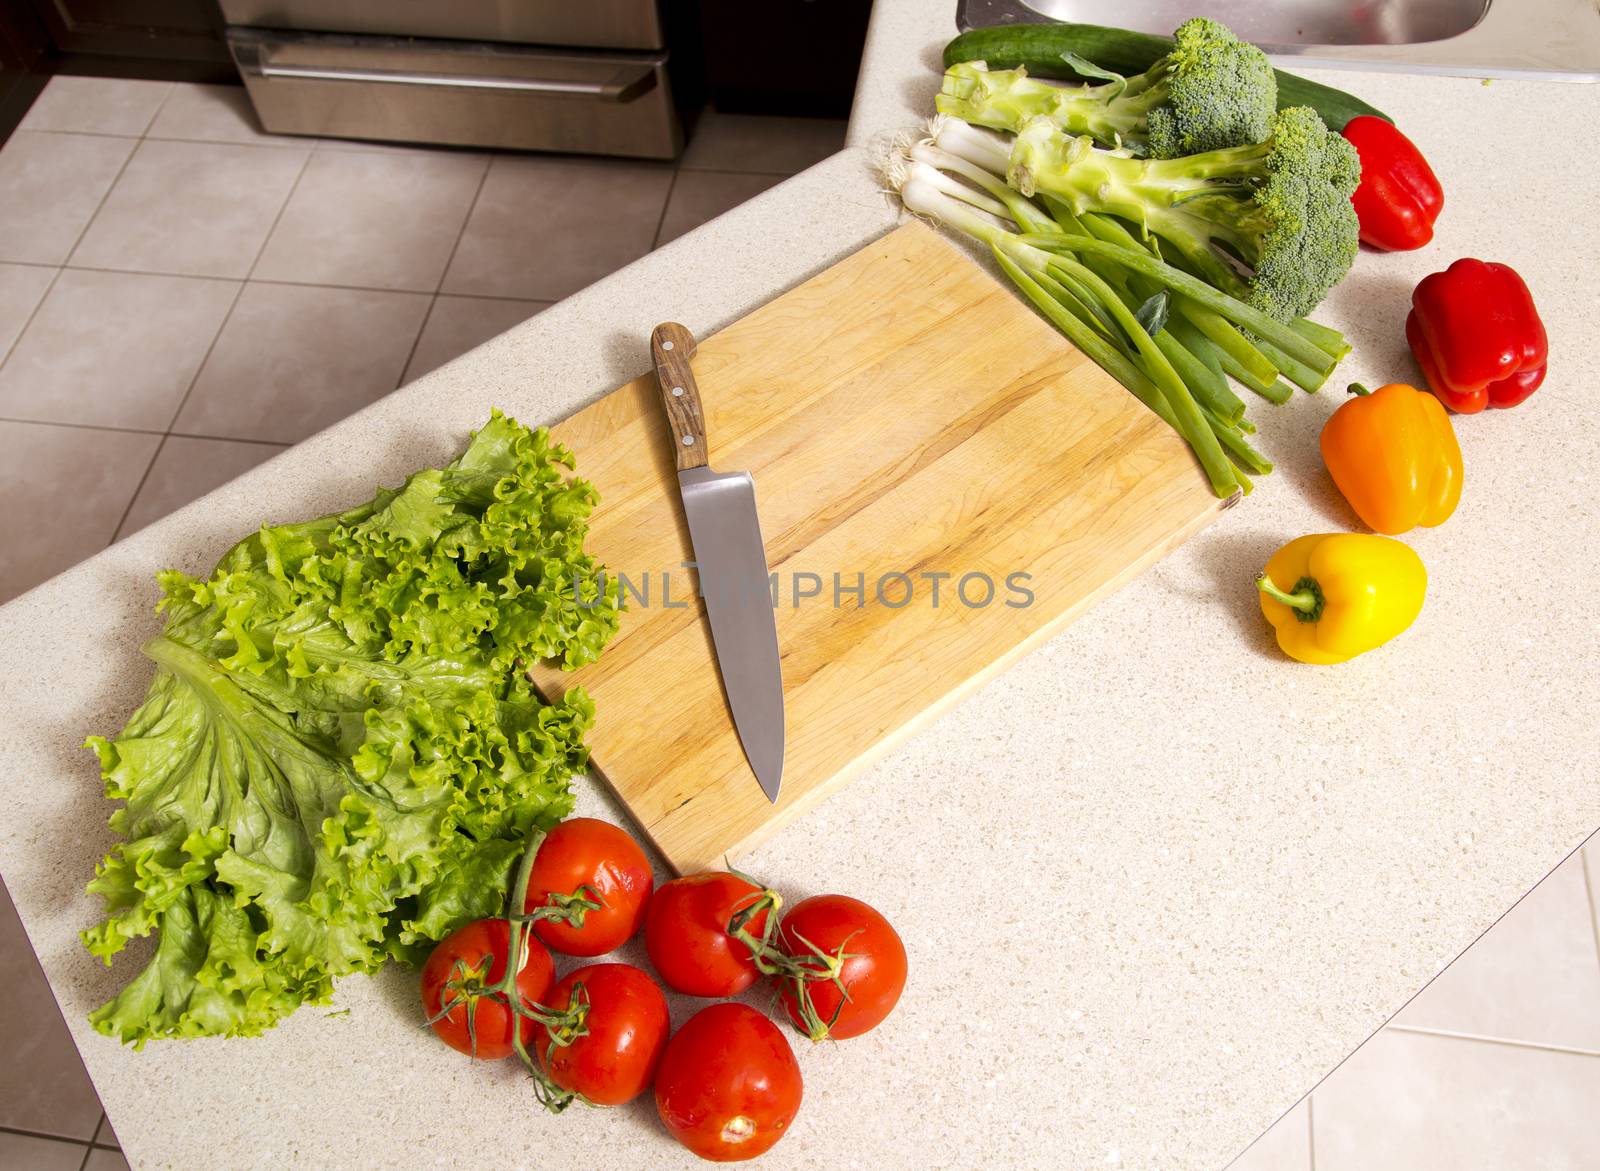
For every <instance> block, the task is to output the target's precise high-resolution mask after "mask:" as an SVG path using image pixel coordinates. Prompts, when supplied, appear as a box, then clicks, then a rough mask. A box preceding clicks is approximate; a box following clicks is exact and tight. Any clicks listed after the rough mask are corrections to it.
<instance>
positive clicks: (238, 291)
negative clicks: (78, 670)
mask: <svg viewBox="0 0 1600 1171" xmlns="http://www.w3.org/2000/svg"><path fill="white" fill-rule="evenodd" d="M171 94H172V91H169V92H168V97H170V96H171ZM163 105H165V103H163ZM130 157H131V156H130ZM310 161H311V152H310V151H307V152H306V153H305V157H304V158H302V159H301V160H300V169H299V170H298V171H296V172H295V176H294V182H293V183H291V184H290V185H289V191H288V193H287V194H286V195H285V196H284V197H283V202H282V203H281V204H279V205H278V214H277V215H275V216H273V217H272V224H271V226H270V227H268V228H267V231H266V235H264V236H262V238H261V246H260V247H259V248H257V249H256V254H255V257H254V259H252V260H251V261H250V267H249V268H248V269H246V270H245V276H244V279H243V280H241V281H240V282H239V284H238V287H237V288H235V289H234V290H233V300H231V301H229V302H228V311H227V312H226V313H224V314H223V315H222V321H221V322H220V323H219V324H218V325H217V331H216V332H215V333H213V334H212V335H211V343H210V344H209V345H208V346H206V352H205V354H204V355H203V356H202V357H201V359H200V361H199V363H198V364H197V365H196V366H195V368H194V373H193V374H192V375H190V377H189V385H188V386H187V387H185V388H184V391H183V397H182V398H181V399H179V400H178V405H177V407H176V408H175V409H174V410H173V412H172V416H171V418H169V419H168V420H167V428H166V430H165V431H163V432H162V435H161V439H160V440H159V441H158V442H157V443H156V449H155V451H154V453H152V455H151V456H150V462H149V463H148V464H146V465H145V469H144V475H142V476H140V477H139V483H138V484H137V485H136V486H135V487H134V489H133V495H132V496H130V497H128V503H127V506H126V507H125V508H123V510H122V516H121V517H119V518H118V520H117V527H116V528H114V529H113V530H112V531H111V539H110V540H109V541H107V542H106V544H107V545H115V544H116V543H117V541H118V540H119V539H120V538H121V536H122V529H123V526H125V525H126V524H127V523H128V517H130V516H132V515H133V506H134V505H135V504H137V503H138V502H139V493H141V492H143V491H144V486H145V485H146V484H147V483H149V482H150V473H151V472H153V471H155V467H156V461H157V460H158V459H160V458H161V453H162V452H163V451H165V450H166V447H167V440H168V438H170V436H171V433H172V428H173V427H175V426H177V423H178V419H179V417H180V416H181V415H182V414H183V408H184V407H186V406H188V405H189V399H190V397H191V396H192V395H193V394H194V388H195V385H196V384H197V383H198V382H199V381H200V375H201V374H202V373H203V372H204V371H205V368H206V363H207V362H209V361H211V355H212V353H213V352H214V351H215V350H216V348H217V342H218V340H219V339H220V338H221V337H222V333H223V331H224V330H225V329H227V328H228V322H230V321H232V320H233V312H234V310H235V309H237V308H238V307H239V300H240V298H241V297H243V296H244V290H245V287H246V286H247V285H249V283H250V273H252V272H254V271H255V268H256V265H257V264H259V263H261V255H262V253H264V252H265V251H266V250H267V241H268V240H270V239H271V238H272V233H273V232H274V231H276V230H277V227H278V221H279V220H280V219H282V218H283V212H284V208H286V207H288V206H289V200H291V199H293V198H294V193H295V189H296V188H298V187H299V186H300V178H301V176H302V175H304V174H305V173H306V166H307V164H309V163H310ZM114 185H115V184H113V186H114ZM96 214H98V213H96Z"/></svg>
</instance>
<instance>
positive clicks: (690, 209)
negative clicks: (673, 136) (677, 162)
mask: <svg viewBox="0 0 1600 1171" xmlns="http://www.w3.org/2000/svg"><path fill="white" fill-rule="evenodd" d="M782 182H783V177H782V176H781V175H734V174H727V173H725V172H722V171H679V172H678V177H677V179H676V180H674V182H673V184H672V195H671V196H670V197H669V198H668V199H667V214H666V215H664V216H663V217H662V218H661V231H660V233H659V234H658V235H657V236H656V246H657V247H658V248H659V247H660V246H661V245H662V244H665V243H667V241H669V240H676V239H677V238H678V237H679V236H681V235H683V234H684V233H685V232H691V231H693V230H694V229H695V228H698V227H699V226H700V225H701V224H704V223H707V222H709V221H711V220H714V219H716V218H717V217H718V216H719V215H721V214H722V213H723V212H725V211H731V210H733V209H734V208H736V207H738V206H739V205H740V204H741V203H743V202H744V201H745V200H747V199H754V198H755V197H756V196H757V195H760V194H761V193H762V192H763V191H765V190H766V189H767V188H769V187H775V186H777V185H778V184H779V183H782Z"/></svg>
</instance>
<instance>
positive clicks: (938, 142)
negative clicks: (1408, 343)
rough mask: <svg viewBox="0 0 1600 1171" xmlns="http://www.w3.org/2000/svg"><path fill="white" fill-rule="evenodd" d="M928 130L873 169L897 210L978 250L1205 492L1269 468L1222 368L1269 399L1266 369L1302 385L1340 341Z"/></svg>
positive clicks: (1271, 386)
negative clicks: (1015, 181) (1125, 392)
mask: <svg viewBox="0 0 1600 1171" xmlns="http://www.w3.org/2000/svg"><path fill="white" fill-rule="evenodd" d="M930 129H931V134H932V137H931V138H930V139H928V140H925V141H923V142H919V143H916V144H914V145H908V146H906V147H905V148H904V150H903V151H902V152H901V153H900V154H899V155H898V156H896V157H895V158H892V159H891V160H890V162H889V166H888V168H887V178H888V181H889V182H890V184H891V185H892V186H894V187H895V188H896V189H897V190H898V191H899V192H900V197H901V200H902V201H903V202H904V204H905V206H906V208H907V210H908V211H911V212H913V213H915V214H917V215H921V216H924V217H926V218H928V219H932V220H936V221H938V222H940V223H943V224H945V225H947V226H949V227H952V228H955V229H957V230H959V231H961V232H963V233H965V234H967V235H969V236H971V237H973V238H974V239H976V240H979V241H981V242H982V243H983V244H985V245H987V246H988V247H989V248H990V249H991V250H992V251H993V253H994V255H995V258H996V260H997V261H998V262H999V264H1000V267H1001V269H1002V270H1003V271H1004V272H1005V273H1006V274H1007V276H1009V277H1010V278H1011V280H1012V281H1013V282H1014V283H1015V284H1016V285H1017V287H1018V289H1019V290H1021V292H1022V293H1023V295H1024V296H1025V297H1027V299H1028V300H1029V301H1030V302H1032V303H1033V305H1034V306H1035V307H1036V308H1037V309H1038V310H1039V312H1040V313H1041V314H1042V315H1043V316H1045V317H1046V318H1047V319H1048V320H1049V321H1050V322H1051V323H1052V324H1053V325H1055V326H1056V328H1058V329H1059V330H1061V332H1062V333H1064V334H1065V335H1066V336H1067V337H1068V338H1069V339H1070V340H1071V341H1072V342H1073V344H1075V345H1076V346H1077V347H1078V348H1079V349H1080V350H1082V351H1083V352H1084V353H1085V354H1087V355H1088V356H1089V357H1090V358H1092V359H1093V360H1094V361H1095V362H1096V363H1097V364H1099V365H1100V367H1101V368H1102V369H1104V370H1106V371H1107V372H1108V373H1110V374H1111V375H1112V376H1113V377H1114V378H1116V379H1117V381H1118V382H1120V383H1122V385H1123V386H1125V387H1127V388H1128V389H1129V390H1130V391H1131V392H1132V393H1133V394H1134V395H1135V396H1137V397H1138V398H1139V400H1140V401H1141V402H1143V403H1144V404H1145V405H1146V406H1148V407H1149V408H1150V409H1151V410H1152V411H1154V412H1155V413H1156V414H1157V415H1159V416H1160V417H1161V419H1162V420H1163V421H1165V422H1166V423H1167V424H1168V425H1169V426H1171V427H1173V428H1174V429H1175V430H1177V431H1178V432H1179V433H1180V434H1182V435H1183V436H1184V438H1185V439H1186V440H1188V442H1189V445H1190V446H1191V447H1192V448H1193V449H1194V451H1195V455H1196V457H1197V459H1198V460H1199V461H1200V464H1201V466H1202V468H1203V469H1204V471H1205V473H1206V476H1207V478H1208V479H1209V480H1210V482H1211V485H1212V489H1213V491H1215V492H1216V493H1217V495H1219V496H1221V497H1227V496H1229V495H1231V494H1232V493H1234V492H1236V491H1240V490H1241V489H1242V490H1244V491H1249V490H1250V480H1249V476H1248V474H1247V473H1256V474H1265V473H1266V472H1269V471H1271V470H1272V464H1271V463H1270V462H1268V461H1267V460H1266V459H1265V458H1264V457H1263V456H1262V455H1261V454H1260V453H1259V452H1258V451H1256V450H1255V449H1254V448H1253V447H1251V445H1250V443H1249V441H1248V439H1247V438H1246V436H1247V434H1248V433H1249V432H1250V431H1252V430H1254V428H1253V427H1251V426H1250V425H1249V423H1248V421H1247V420H1246V419H1245V418H1244V403H1243V402H1241V401H1240V399H1239V398H1238V396H1237V395H1235V394H1234V393H1233V391H1232V390H1231V389H1230V388H1229V386H1228V384H1227V381H1226V379H1225V378H1224V372H1227V373H1230V374H1233V376H1234V377H1236V378H1238V379H1239V380H1240V381H1242V382H1244V383H1245V385H1248V386H1250V387H1251V388H1252V389H1253V390H1255V391H1256V392H1257V393H1259V394H1261V395H1263V397H1267V398H1269V399H1271V400H1272V401H1279V402H1281V401H1282V400H1283V399H1284V398H1286V397H1287V396H1288V394H1289V393H1290V391H1289V390H1288V388H1287V387H1285V386H1283V384H1282V383H1281V382H1280V381H1279V374H1280V371H1281V372H1282V373H1283V374H1285V375H1286V376H1288V377H1291V378H1293V379H1294V380H1295V381H1296V382H1297V383H1298V384H1299V385H1301V386H1304V387H1305V388H1306V389H1308V390H1314V389H1315V388H1317V387H1318V386H1320V385H1321V384H1322V382H1323V381H1324V380H1325V379H1326V378H1327V377H1328V374H1329V373H1330V372H1331V371H1332V370H1333V368H1334V366H1335V365H1336V364H1337V363H1338V361H1339V359H1340V358H1341V357H1343V356H1344V354H1345V353H1346V352H1348V349H1349V347H1348V346H1347V345H1346V344H1345V341H1344V339H1343V337H1342V336H1341V335H1340V334H1339V333H1338V332H1337V331H1335V330H1332V329H1329V328H1327V327H1325V326H1320V325H1316V324H1314V323H1312V322H1307V321H1295V322H1292V323H1290V324H1287V325H1286V324H1284V323H1282V322H1279V321H1277V320H1275V319H1274V318H1272V317H1270V316H1268V315H1267V314H1265V313H1263V312H1261V311H1260V310H1258V309H1255V308H1254V307H1252V306H1250V305H1247V304H1245V303H1244V302H1242V301H1239V300H1238V299H1236V298H1234V297H1230V296H1228V295H1226V294H1224V293H1221V292H1219V291H1218V290H1216V289H1215V288H1213V287H1212V286H1210V285H1208V284H1207V283H1206V282H1205V281H1203V280H1201V279H1199V278H1198V277H1196V276H1194V275H1192V274H1191V273H1188V272H1186V271H1183V270H1182V269H1180V268H1178V267H1176V266H1174V265H1172V264H1170V263H1167V262H1166V261H1165V260H1163V259H1162V258H1160V257H1158V256H1156V255H1155V254H1154V253H1153V252H1152V250H1151V249H1152V246H1151V245H1150V244H1149V243H1148V242H1145V241H1141V240H1139V239H1138V238H1137V237H1136V236H1135V235H1134V234H1133V233H1132V232H1131V231H1130V230H1129V229H1128V228H1127V227H1126V226H1124V224H1123V223H1122V221H1120V220H1118V219H1116V218H1115V217H1113V216H1105V215H1097V214H1093V213H1086V214H1083V215H1075V214H1074V213H1073V212H1072V210H1071V209H1070V208H1068V207H1067V206H1066V205H1065V204H1064V203H1062V202H1061V201H1059V200H1049V199H1046V200H1044V201H1043V205H1042V206H1041V202H1040V201H1036V200H1033V199H1028V198H1026V197H1024V196H1023V195H1022V194H1021V193H1020V192H1018V191H1017V190H1015V189H1014V188H1012V187H1010V186H1009V185H1007V183H1006V182H1005V180H1004V179H1003V178H1002V175H1003V174H1004V173H1005V171H1006V169H1007V167H1008V166H1009V164H1010V157H1011V150H1010V147H1009V146H1008V145H1007V143H1006V141H1005V140H1004V139H1003V138H1001V137H1000V136H997V135H994V134H992V133H990V132H988V131H986V130H980V129H978V128H976V127H972V126H967V125H966V124H964V123H962V122H959V121H956V120H954V119H949V118H943V117H941V118H938V119H936V120H935V122H934V124H933V126H932V127H931V128H930ZM1163 305H1164V306H1165V308H1166V310H1167V312H1166V316H1165V317H1164V318H1163V317H1162V314H1161V312H1160V310H1161V309H1162V307H1163ZM1147 310H1148V311H1147ZM1243 330H1249V331H1250V333H1251V335H1252V336H1249V337H1247V336H1246V335H1245V333H1243V332H1242V331H1243ZM1152 331H1153V332H1152ZM1268 350H1270V351H1271V356H1270V357H1269V356H1268V352H1267V351H1268Z"/></svg>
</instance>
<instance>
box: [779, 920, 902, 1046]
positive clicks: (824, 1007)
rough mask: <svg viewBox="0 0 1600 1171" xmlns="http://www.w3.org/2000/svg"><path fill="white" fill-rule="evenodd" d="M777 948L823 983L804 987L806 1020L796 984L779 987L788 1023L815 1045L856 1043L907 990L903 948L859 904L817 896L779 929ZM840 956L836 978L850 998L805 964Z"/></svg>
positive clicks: (821, 967) (824, 969) (815, 966)
mask: <svg viewBox="0 0 1600 1171" xmlns="http://www.w3.org/2000/svg"><path fill="white" fill-rule="evenodd" d="M778 942H779V943H780V944H781V945H782V947H783V950H784V951H786V952H788V953H789V954H790V955H791V956H795V957H797V958H799V959H801V960H802V962H803V963H804V966H805V967H806V969H807V970H808V971H813V972H816V973H817V974H818V976H819V977H821V978H819V979H815V980H807V981H805V988H804V994H805V997H806V999H807V1000H808V1001H809V1002H810V1007H811V1009H812V1013H809V1014H808V1013H805V1012H803V1011H802V1006H801V1004H800V989H799V986H798V985H797V984H796V982H795V981H794V980H793V979H784V978H782V977H779V981H778V982H779V986H780V988H781V990H782V993H783V1005H784V1007H785V1008H786V1009H788V1010H789V1019H790V1020H791V1021H793V1022H794V1024H795V1027H796V1028H797V1029H799V1030H800V1031H801V1032H802V1033H805V1034H806V1035H807V1036H808V1037H810V1038H811V1039H812V1040H813V1041H820V1040H822V1038H824V1037H833V1038H835V1039H837V1040H841V1041H842V1040H844V1039H845V1038H847V1037H859V1036H860V1035H861V1034H862V1033H865V1032H866V1031H867V1030H868V1029H871V1028H874V1027H875V1026H877V1025H878V1024H879V1023H880V1022H882V1020H883V1018H884V1017H886V1016H888V1015H889V1010H890V1009H892V1008H894V1006H895V1002H896V1001H898V1000H899V999H900V993H901V991H902V990H903V989H904V988H905V986H906V948H905V944H903V943H901V942H900V936H899V935H898V934H896V932H895V929H894V928H893V927H891V926H889V920H887V919H885V918H884V917H883V916H882V915H880V914H878V912H877V911H874V910H873V909H872V908H871V907H869V906H867V904H866V903H863V902H862V901H861V900H860V899H852V898H849V897H848V896H846V895H816V896H815V897H813V898H809V899H806V900H805V901H803V902H799V903H796V904H795V905H794V907H793V908H792V909H791V910H790V911H789V913H788V914H787V915H785V916H784V917H783V922H782V923H780V924H779V925H778ZM841 950H842V951H843V953H844V962H843V963H842V964H841V965H840V966H839V972H838V976H839V980H840V982H842V983H843V984H844V987H845V990H846V991H848V992H849V997H848V998H846V997H845V995H844V994H843V993H842V992H841V991H840V989H839V984H838V983H835V982H834V981H833V980H832V979H830V978H827V977H828V967H829V965H828V964H826V963H823V962H822V961H821V960H815V959H807V958H806V957H808V956H817V955H821V956H830V957H831V956H837V955H838V954H839V953H840V952H841ZM813 1014H814V1015H813Z"/></svg>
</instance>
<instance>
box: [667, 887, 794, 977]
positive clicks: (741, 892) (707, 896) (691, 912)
mask: <svg viewBox="0 0 1600 1171" xmlns="http://www.w3.org/2000/svg"><path fill="white" fill-rule="evenodd" d="M760 895H761V888H760V887H759V886H756V885H754V884H753V883H749V882H746V881H745V880H744V879H742V878H740V877H739V876H738V875H736V874H729V873H728V872H727V871H726V870H710V871H707V872H706V873H704V874H691V875H689V876H688V877H687V878H678V879H674V880H673V881H672V882H669V883H667V884H666V885H665V886H663V887H661V889H660V890H658V891H656V893H655V897H654V898H652V899H651V900H650V912H649V915H648V916H647V917H646V919H645V925H644V946H645V950H646V951H648V952H649V953H650V962H651V963H652V964H654V965H655V968H656V973H657V974H658V975H660V977H661V978H662V979H663V980H665V981H666V982H667V986H668V987H670V988H675V989H677V990H678V991H679V992H686V993H688V994H689V995H690V996H737V995H738V994H739V993H741V992H743V991H744V990H745V989H746V988H748V987H750V985H752V984H754V983H755V982H756V977H757V976H759V975H760V974H761V973H760V972H759V971H757V970H756V965H755V959H754V958H753V957H752V956H751V954H750V949H749V948H748V947H746V946H745V945H744V943H742V942H741V941H740V940H737V939H735V938H733V937H732V936H731V935H729V934H728V922H729V920H731V919H732V918H733V917H734V915H736V914H737V913H738V912H740V911H742V910H745V909H747V908H748V907H750V906H751V905H752V904H753V903H754V902H755V901H756V899H757V898H759V897H760ZM766 925H767V911H766V909H765V908H762V910H761V911H760V912H759V913H757V914H756V915H754V916H752V917H751V920H750V923H749V931H750V934H752V935H754V936H757V937H759V936H760V935H761V933H762V931H764V930H765V929H766Z"/></svg>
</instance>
